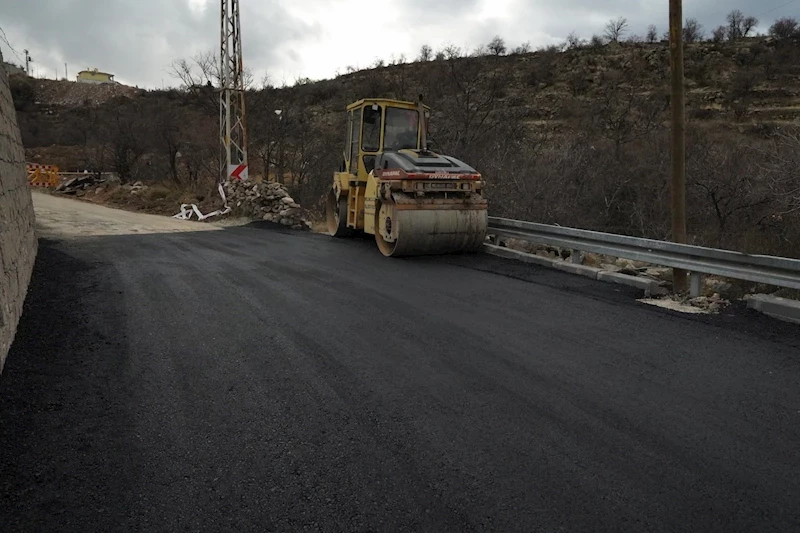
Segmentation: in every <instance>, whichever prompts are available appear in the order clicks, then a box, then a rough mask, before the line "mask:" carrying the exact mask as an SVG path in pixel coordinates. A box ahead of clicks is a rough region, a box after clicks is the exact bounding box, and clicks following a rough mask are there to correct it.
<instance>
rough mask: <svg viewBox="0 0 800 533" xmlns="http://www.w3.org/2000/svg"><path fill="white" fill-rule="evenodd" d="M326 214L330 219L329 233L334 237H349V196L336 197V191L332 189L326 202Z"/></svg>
mask: <svg viewBox="0 0 800 533" xmlns="http://www.w3.org/2000/svg"><path fill="white" fill-rule="evenodd" d="M325 215H326V218H327V221H328V233H329V234H330V235H333V236H334V237H347V236H348V235H350V233H351V231H350V228H348V227H347V198H346V197H345V196H342V197H341V198H339V199H337V198H336V193H335V192H334V191H333V189H331V191H330V192H329V193H328V198H327V201H326V202H325Z"/></svg>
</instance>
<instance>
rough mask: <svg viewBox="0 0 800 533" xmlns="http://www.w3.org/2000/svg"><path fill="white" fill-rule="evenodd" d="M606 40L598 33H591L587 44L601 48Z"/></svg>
mask: <svg viewBox="0 0 800 533" xmlns="http://www.w3.org/2000/svg"><path fill="white" fill-rule="evenodd" d="M607 42H608V41H607V40H606V38H605V37H601V36H599V35H596V34H595V35H592V38H591V39H590V40H589V46H591V47H592V48H602V47H603V46H605V45H606V43H607Z"/></svg>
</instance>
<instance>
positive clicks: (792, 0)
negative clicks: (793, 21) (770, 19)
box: [756, 0, 797, 17]
mask: <svg viewBox="0 0 800 533" xmlns="http://www.w3.org/2000/svg"><path fill="white" fill-rule="evenodd" d="M795 2H797V0H789V1H788V2H786V3H785V4H782V5H779V6H778V7H773V8H772V9H769V10H767V11H764V12H763V13H759V14H758V15H756V16H757V17H762V16H764V15H767V14H769V13H772V12H773V11H777V10H779V9H781V8H783V7H786V6H788V5H791V4H794V3H795Z"/></svg>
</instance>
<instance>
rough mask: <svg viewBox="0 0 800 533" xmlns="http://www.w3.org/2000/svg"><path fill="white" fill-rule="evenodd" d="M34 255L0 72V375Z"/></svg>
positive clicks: (16, 139)
mask: <svg viewBox="0 0 800 533" xmlns="http://www.w3.org/2000/svg"><path fill="white" fill-rule="evenodd" d="M1 64H2V56H0V65H1ZM36 251H37V244H36V234H35V219H34V214H33V204H32V202H31V192H30V189H29V187H28V182H27V176H26V174H25V152H24V150H23V149H22V139H21V138H20V133H19V127H18V126H17V114H16V112H15V111H14V103H13V102H12V100H11V91H10V89H9V85H8V74H7V73H6V70H5V69H0V372H2V370H3V363H5V359H6V355H7V354H8V349H9V348H10V347H11V341H13V340H14V333H15V332H16V330H17V323H18V322H19V317H20V315H21V314H22V304H23V302H24V301H25V293H26V292H27V290H28V282H29V281H30V278H31V271H32V270H33V262H34V260H35V259H36Z"/></svg>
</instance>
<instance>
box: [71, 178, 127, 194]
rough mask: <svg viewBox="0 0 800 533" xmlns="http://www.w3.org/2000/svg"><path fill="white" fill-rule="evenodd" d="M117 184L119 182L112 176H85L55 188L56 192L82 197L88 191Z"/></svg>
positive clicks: (72, 179)
mask: <svg viewBox="0 0 800 533" xmlns="http://www.w3.org/2000/svg"><path fill="white" fill-rule="evenodd" d="M112 182H113V183H118V182H119V180H118V179H117V178H116V177H115V176H114V175H112V174H86V175H84V176H77V177H75V178H70V179H68V180H66V181H64V182H63V183H62V184H60V185H59V186H58V187H56V192H60V193H62V194H69V195H74V196H83V195H84V194H86V191H87V190H88V189H97V188H98V187H105V186H106V185H110V184H111V183H112Z"/></svg>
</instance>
